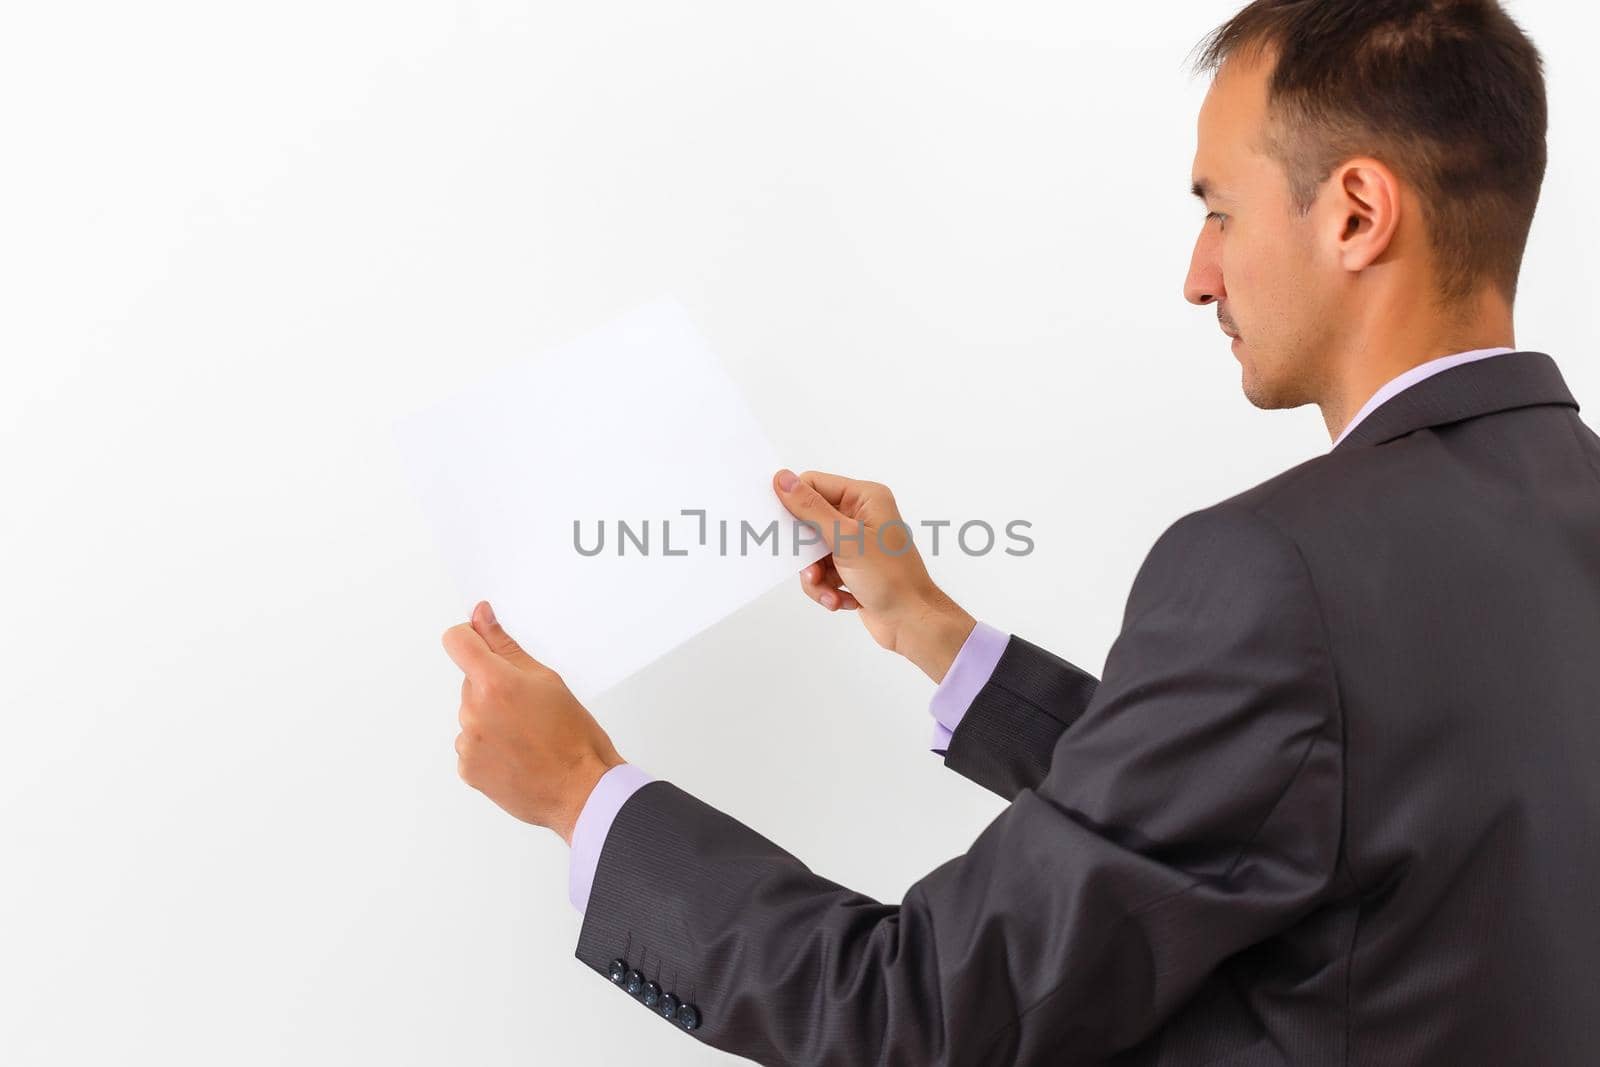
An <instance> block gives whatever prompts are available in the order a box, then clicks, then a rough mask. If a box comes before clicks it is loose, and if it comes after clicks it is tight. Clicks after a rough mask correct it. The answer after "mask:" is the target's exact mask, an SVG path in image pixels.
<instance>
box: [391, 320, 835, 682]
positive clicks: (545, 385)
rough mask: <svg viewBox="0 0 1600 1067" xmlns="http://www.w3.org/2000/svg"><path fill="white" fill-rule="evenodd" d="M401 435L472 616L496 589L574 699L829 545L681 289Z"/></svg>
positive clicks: (511, 626) (512, 628)
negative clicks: (799, 504)
mask: <svg viewBox="0 0 1600 1067" xmlns="http://www.w3.org/2000/svg"><path fill="white" fill-rule="evenodd" d="M395 432H396V438H397V441H398V444H399V446H400V451H401V454H402V456H403V458H404V463H405V466H406V468H407V473H408V474H409V476H410V478H411V480H412V482H413V484H414V485H415V487H416V490H417V492H418V495H419V497H420V499H421V502H422V506H423V510H424V511H425V512H426V514H427V516H428V519H429V521H430V522H431V524H432V526H433V529H434V532H435V535H436V537H437V541H438V544H439V547H440V550H441V552H442V553H443V556H444V560H445V563H446V565H447V566H448V568H449V570H450V571H451V572H452V573H453V575H454V577H455V580H456V582H457V584H458V585H459V588H460V591H461V593H462V596H463V603H464V605H465V609H464V611H470V610H471V606H472V604H474V603H476V602H477V601H478V600H480V599H481V600H488V601H489V602H490V603H491V604H493V605H494V609H495V614H496V615H497V616H498V617H499V619H500V622H501V624H502V625H503V626H504V627H505V628H506V631H507V632H508V633H510V634H511V636H512V637H514V638H515V639H516V640H517V642H518V643H519V644H521V645H522V647H523V648H525V649H526V650H527V651H528V653H529V655H531V656H533V657H534V658H535V659H538V660H540V661H541V662H543V663H545V664H547V665H548V666H550V667H551V668H553V669H554V670H556V671H557V672H559V673H560V674H561V676H562V677H563V678H564V679H565V680H566V682H567V684H568V685H569V686H570V687H571V689H572V691H573V693H575V694H576V695H577V696H578V698H579V699H582V700H588V699H592V698H594V697H596V696H599V695H600V694H601V693H603V692H604V691H605V690H606V689H608V688H609V687H611V686H613V685H615V684H616V683H617V682H619V681H621V680H622V679H624V678H626V677H627V676H628V675H630V674H632V673H634V672H635V671H637V670H638V669H639V668H641V667H643V666H644V665H645V664H647V663H649V662H650V661H651V660H654V659H656V658H657V657H658V656H660V655H662V654H663V653H665V652H667V651H668V650H670V649H672V648H673V647H675V646H676V645H678V644H681V643H682V642H684V641H686V640H688V639H689V638H690V637H693V636H694V635H695V634H697V633H699V632H700V631H702V630H704V629H706V628H707V627H709V626H711V625H712V624H713V623H715V622H717V621H718V620H720V619H722V618H725V617H726V616H727V615H729V614H731V613H732V612H733V611H734V610H736V609H737V608H739V607H741V606H742V605H744V604H746V603H747V602H749V601H750V600H753V599H754V598H755V597H757V596H759V595H761V594H762V593H764V592H766V591H768V590H769V589H771V588H772V587H773V586H775V585H777V584H778V583H780V582H783V581H786V580H793V579H794V577H795V575H796V572H798V571H799V570H800V568H802V567H804V566H805V565H806V564H808V563H811V562H814V561H815V560H817V559H820V558H821V557H822V556H824V555H826V554H827V549H826V548H825V547H823V546H822V545H821V544H819V543H817V539H816V535H815V532H814V531H813V530H810V529H808V528H807V527H805V526H797V524H796V522H795V520H794V518H793V516H791V515H790V514H789V512H788V510H787V509H785V508H784V507H783V505H782V504H781V503H780V502H779V500H778V497H777V494H776V493H774V492H773V490H772V484H771V483H772V475H773V473H774V472H776V471H777V470H778V469H779V468H780V467H782V466H784V465H785V464H784V463H782V462H781V461H780V460H779V458H778V456H777V454H776V452H775V451H774V449H773V447H772V443H771V441H770V440H769V439H768V438H767V435H766V434H765V432H764V431H763V430H762V429H761V426H760V424H759V423H758V422H757V420H756V418H755V415H754V413H753V412H752V411H751V409H750V407H749V405H748V404H747V403H746V402H745V400H744V398H743V397H742V396H741V395H740V393H739V390H738V388H737V387H736V386H735V384H734V382H733V380H732V379H731V378H730V377H729V376H728V374H727V372H726V371H725V370H724V369H723V367H722V366H721V364H720V363H719V362H718V361H717V359H716V358H715V357H714V356H713V354H712V353H711V350H710V349H709V347H708V346H707V345H706V343H705V341H704V340H703V338H702V337H701V336H700V335H699V333H698V332H697V331H696V329H695V327H694V324H693V322H692V321H691V320H690V317H689V315H688V313H687V312H686V311H685V310H684V308H683V307H682V306H681V305H680V304H678V303H677V302H676V301H674V300H671V299H660V300H656V301H653V302H651V303H648V304H645V305H644V306H642V307H639V308H636V309H634V310H633V311H630V312H628V313H627V314H625V315H623V316H621V317H620V318H618V319H616V320H614V321H612V322H611V323H609V324H607V325H605V326H602V327H600V328H599V329H596V330H594V331H593V332H591V333H588V334H586V335H584V336H582V337H579V338H577V339H576V340H573V341H570V342H567V343H566V344H563V345H561V346H559V347H557V348H555V349H553V350H551V351H549V352H546V353H544V354H542V355H540V356H537V357H535V358H530V359H528V360H525V361H520V362H518V363H516V364H514V365H511V366H508V367H505V368H503V369H502V370H500V371H498V372H496V373H495V374H494V375H492V376H491V377H489V378H487V379H485V380H482V381H479V382H476V383H474V384H472V385H471V386H469V387H468V388H466V389H464V390H462V391H461V392H459V393H456V394H454V395H452V396H450V397H448V398H446V399H444V400H442V401H440V402H439V403H437V404H435V405H433V406H431V407H429V408H427V409H426V410H423V411H420V412H417V413H415V414H412V415H410V416H407V417H406V418H404V419H402V420H401V421H400V422H399V423H398V424H397V425H396V430H395ZM700 513H703V515H702V514H700ZM575 524H576V528H575ZM442 628H443V627H441V629H442Z"/></svg>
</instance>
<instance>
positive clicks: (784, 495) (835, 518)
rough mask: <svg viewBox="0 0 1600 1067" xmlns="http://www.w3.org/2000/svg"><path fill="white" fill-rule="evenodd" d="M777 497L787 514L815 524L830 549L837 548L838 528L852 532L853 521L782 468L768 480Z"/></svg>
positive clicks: (855, 524)
mask: <svg viewBox="0 0 1600 1067" xmlns="http://www.w3.org/2000/svg"><path fill="white" fill-rule="evenodd" d="M772 487H773V489H774V490H776V491H777V494H778V500H779V501H781V502H782V504H783V506H784V507H786V508H788V509H789V514H791V515H793V516H794V517H795V518H797V519H800V520H802V521H804V522H810V523H815V524H816V526H817V529H818V532H819V533H820V534H821V535H822V541H823V543H824V544H826V545H827V546H828V551H830V552H832V551H834V550H835V549H836V548H838V541H839V533H840V531H844V532H847V533H848V532H851V531H854V530H855V528H856V526H857V523H856V520H854V519H847V518H845V517H844V516H843V515H842V514H840V513H839V509H838V508H836V507H834V506H833V505H832V504H830V503H828V501H827V498H825V497H824V496H823V495H822V494H821V493H819V492H817V490H816V489H815V487H813V486H811V485H810V484H808V483H807V482H806V480H805V479H804V478H801V477H799V476H798V475H796V474H795V473H794V471H791V470H789V469H788V468H787V467H785V468H784V469H783V470H781V471H779V472H778V473H777V475H776V476H775V477H774V478H773V479H772Z"/></svg>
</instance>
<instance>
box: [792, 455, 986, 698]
mask: <svg viewBox="0 0 1600 1067" xmlns="http://www.w3.org/2000/svg"><path fill="white" fill-rule="evenodd" d="M772 487H773V489H774V490H776V492H777V494H778V499H779V500H780V501H782V502H783V506H784V507H786V508H788V509H789V512H790V514H792V515H794V517H795V518H797V519H800V520H802V521H805V522H809V523H813V524H814V525H815V526H816V528H817V530H818V532H819V533H820V534H821V536H822V540H823V542H824V543H826V544H827V546H828V549H829V551H830V554H829V555H827V556H824V557H823V558H822V559H820V560H818V561H817V562H816V563H813V564H811V565H810V566H808V567H806V568H805V569H804V570H802V571H801V572H800V587H801V588H802V589H803V590H804V591H805V593H806V595H807V596H809V597H810V598H811V599H812V600H815V601H816V602H817V603H819V604H821V605H822V606H823V607H825V608H827V609H828V610H829V611H840V610H843V611H857V612H859V613H860V615H861V621H862V623H863V624H864V625H865V626H866V628H867V632H868V633H870V634H871V635H872V639H873V640H874V641H876V642H878V644H879V645H881V646H882V647H884V648H887V649H889V650H890V651H893V652H898V653H899V654H900V655H902V656H904V657H906V658H907V659H909V660H910V661H911V662H912V663H915V664H916V665H917V666H918V667H919V668H921V669H922V671H923V672H924V673H925V674H927V676H928V677H929V678H932V679H933V680H934V681H935V682H941V681H943V680H944V676H945V672H946V671H948V670H949V669H950V664H951V662H952V661H953V660H954V659H955V657H956V653H957V652H959V651H960V650H961V646H962V644H963V643H964V642H965V641H966V639H967V635H968V634H970V633H972V628H973V627H974V626H975V625H976V624H977V623H976V620H974V619H973V617H972V616H971V615H969V614H967V613H966V612H965V611H963V610H962V608H961V606H960V605H959V604H957V603H956V602H955V601H953V600H951V599H950V598H949V597H948V596H946V595H945V593H944V591H943V590H942V589H940V588H939V587H938V586H936V585H934V584H933V579H932V578H930V577H929V576H928V568H927V567H926V566H925V565H924V564H923V562H922V555H921V553H919V552H918V551H917V546H916V543H915V542H914V541H913V539H912V537H911V527H910V525H909V524H908V523H906V521H905V520H904V519H902V518H901V517H900V510H899V508H897V507H896V506H895V502H894V495H893V494H891V493H890V492H889V489H888V487H887V486H884V485H880V484H878V483H877V482H863V481H856V480H854V479H851V478H843V477H840V476H839V475H837V474H825V473H823V472H821V471H806V472H804V473H802V474H800V475H798V476H796V475H795V474H794V473H792V472H790V471H788V470H782V471H779V472H778V473H777V475H776V476H774V478H773V480H772Z"/></svg>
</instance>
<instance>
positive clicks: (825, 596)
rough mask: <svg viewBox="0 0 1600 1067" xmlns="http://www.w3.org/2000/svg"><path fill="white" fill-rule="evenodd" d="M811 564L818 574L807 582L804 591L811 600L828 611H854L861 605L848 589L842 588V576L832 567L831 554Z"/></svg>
mask: <svg viewBox="0 0 1600 1067" xmlns="http://www.w3.org/2000/svg"><path fill="white" fill-rule="evenodd" d="M812 566H813V567H815V568H816V569H817V572H818V576H817V577H816V578H815V579H814V580H812V581H810V582H808V583H807V588H806V591H807V592H808V593H809V594H810V596H811V599H812V600H815V601H816V602H817V603H819V604H821V605H822V606H823V607H825V608H827V609H828V610H829V611H854V610H855V609H857V608H859V607H860V606H861V604H860V603H859V602H858V601H857V600H856V598H855V597H854V596H853V595H851V593H850V592H849V590H847V589H845V588H844V578H843V577H841V576H840V574H839V571H838V569H837V568H836V567H834V565H833V557H832V556H824V557H823V558H822V559H820V560H818V561H817V562H816V563H814V564H812Z"/></svg>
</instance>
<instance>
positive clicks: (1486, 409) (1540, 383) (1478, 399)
mask: <svg viewBox="0 0 1600 1067" xmlns="http://www.w3.org/2000/svg"><path fill="white" fill-rule="evenodd" d="M1535 404H1565V405H1566V406H1568V407H1570V408H1573V409H1574V410H1576V409H1577V407H1578V402H1577V401H1576V400H1574V399H1573V398H1572V393H1571V392H1570V391H1569V390H1568V389H1567V383H1566V382H1565V381H1564V380H1563V379H1562V377H1561V371H1560V370H1559V369H1557V367H1556V361H1555V360H1553V359H1551V358H1550V357H1549V356H1547V355H1545V354H1544V353H1543V352H1526V351H1517V352H1506V353H1504V354H1502V355H1498V356H1490V357H1489V358H1488V359H1480V360H1477V361H1475V362H1472V363H1463V364H1461V365H1460V366H1458V367H1451V368H1450V369H1449V370H1443V371H1440V372H1439V373H1438V374H1435V375H1433V376H1432V377H1430V378H1425V379H1423V380H1422V381H1420V382H1418V383H1417V384H1415V385H1413V386H1411V387H1410V388H1408V389H1405V390H1403V391H1401V392H1399V393H1396V394H1395V395H1394V396H1392V397H1390V398H1389V399H1388V400H1385V401H1384V402H1383V403H1382V404H1379V405H1378V406H1377V407H1376V408H1374V409H1373V410H1372V411H1371V412H1370V413H1369V414H1368V415H1367V417H1366V418H1365V419H1362V420H1361V423H1360V424H1359V425H1358V426H1356V428H1355V429H1354V430H1351V431H1350V433H1349V435H1348V436H1347V437H1345V439H1344V440H1342V441H1340V442H1339V443H1338V444H1337V445H1336V446H1334V448H1333V449H1332V451H1334V452H1338V451H1341V450H1343V449H1348V448H1358V447H1360V446H1362V445H1377V444H1382V443H1383V442H1385V441H1392V440H1394V439H1395V438H1396V437H1400V436H1402V435H1404V434H1408V433H1411V432H1412V431H1413V430H1420V429H1422V428H1424V427H1427V426H1442V425H1444V424H1445V423H1450V422H1460V421H1461V420H1462V419H1473V418H1477V417H1478V416H1479V415H1488V414H1491V413H1493V412H1496V411H1509V410H1510V409H1512V408H1525V407H1529V406H1531V405H1535Z"/></svg>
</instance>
